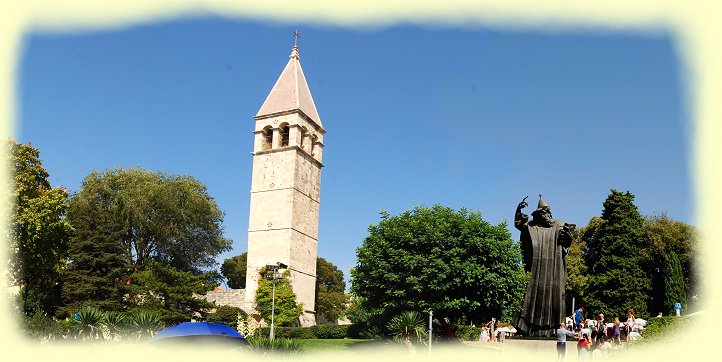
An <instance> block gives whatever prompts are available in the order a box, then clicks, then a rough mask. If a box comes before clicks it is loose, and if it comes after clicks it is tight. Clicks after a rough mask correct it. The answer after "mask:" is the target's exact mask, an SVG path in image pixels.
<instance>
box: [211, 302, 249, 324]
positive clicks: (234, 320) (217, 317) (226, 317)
mask: <svg viewBox="0 0 722 362" xmlns="http://www.w3.org/2000/svg"><path fill="white" fill-rule="evenodd" d="M239 314H240V315H241V318H243V319H245V318H246V317H247V316H248V314H247V313H246V312H245V311H244V310H243V309H241V308H238V307H231V306H229V305H222V306H220V307H218V308H216V310H215V312H213V313H208V316H206V321H208V322H212V323H223V324H225V325H228V326H231V327H233V329H236V327H238V315H239Z"/></svg>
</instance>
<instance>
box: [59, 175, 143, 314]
mask: <svg viewBox="0 0 722 362" xmlns="http://www.w3.org/2000/svg"><path fill="white" fill-rule="evenodd" d="M93 181H96V180H95V179H93V178H86V180H85V181H84V182H83V185H82V188H81V192H79V193H78V194H76V195H75V196H74V197H73V198H72V200H71V202H70V206H69V209H68V220H69V221H70V222H71V223H72V225H73V226H74V232H73V234H72V236H71V238H70V242H69V250H68V252H69V259H70V263H69V264H68V267H67V271H66V273H65V283H64V285H63V291H62V296H63V302H64V303H65V308H64V313H63V315H68V314H72V313H73V312H74V311H75V310H77V309H79V308H82V307H84V306H95V307H98V308H102V309H105V310H121V309H124V305H123V296H124V295H125V293H126V292H127V288H125V282H126V281H127V280H128V277H129V274H130V265H128V262H127V260H126V257H125V248H124V246H123V243H122V236H123V233H124V231H122V230H120V229H119V228H118V227H116V226H115V225H114V222H113V217H114V216H113V214H112V209H113V204H114V203H115V202H116V201H115V200H114V199H113V197H114V196H113V193H112V190H111V189H109V188H108V187H106V185H104V184H102V183H99V182H93Z"/></svg>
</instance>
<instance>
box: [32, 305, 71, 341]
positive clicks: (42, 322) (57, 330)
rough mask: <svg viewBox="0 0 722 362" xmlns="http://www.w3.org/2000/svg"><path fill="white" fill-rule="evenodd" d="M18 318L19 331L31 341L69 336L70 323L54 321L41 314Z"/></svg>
mask: <svg viewBox="0 0 722 362" xmlns="http://www.w3.org/2000/svg"><path fill="white" fill-rule="evenodd" d="M20 318H21V319H20V321H21V323H22V326H21V330H22V331H23V332H24V333H25V335H26V336H28V337H30V338H32V339H38V340H42V339H60V338H64V337H66V336H68V335H70V334H71V326H72V324H71V323H67V322H64V321H56V320H55V319H53V318H52V317H49V316H48V315H45V314H43V313H42V312H36V313H35V314H32V315H29V316H28V315H24V314H23V315H22V316H20Z"/></svg>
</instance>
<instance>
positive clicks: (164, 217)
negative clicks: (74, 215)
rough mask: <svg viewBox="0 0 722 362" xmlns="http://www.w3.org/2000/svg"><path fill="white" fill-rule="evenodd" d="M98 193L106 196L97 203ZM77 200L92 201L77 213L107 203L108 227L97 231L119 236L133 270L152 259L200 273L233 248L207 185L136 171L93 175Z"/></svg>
mask: <svg viewBox="0 0 722 362" xmlns="http://www.w3.org/2000/svg"><path fill="white" fill-rule="evenodd" d="M97 190H103V193H104V197H102V198H97V197H95V198H94V196H97V194H96V192H97ZM85 194H87V195H85ZM77 197H83V198H86V199H87V200H88V203H83V204H79V206H86V207H87V210H86V209H83V208H79V210H78V212H86V211H87V212H88V213H90V212H93V211H95V210H97V208H99V207H103V205H104V204H106V206H107V207H110V210H109V212H110V215H111V217H109V218H108V219H107V220H106V222H107V223H108V224H107V225H102V226H100V227H99V228H100V229H102V230H108V232H109V233H110V234H112V235H118V234H119V237H120V241H121V242H122V244H123V249H124V257H125V260H126V263H127V265H128V266H130V268H131V269H133V271H140V270H142V269H143V266H144V265H145V263H146V261H147V260H149V259H154V260H158V261H163V262H165V263H167V264H169V265H170V266H172V267H174V268H176V269H179V270H183V271H192V272H195V273H200V272H203V271H204V270H207V269H208V268H210V267H212V266H214V265H215V264H216V261H215V257H216V256H217V255H218V254H220V253H222V252H224V251H227V250H229V249H230V244H231V241H230V240H228V239H226V238H224V237H223V235H222V234H223V227H222V223H223V212H221V211H220V209H218V206H217V205H216V203H215V201H214V200H213V198H212V197H211V196H210V195H209V194H208V191H207V189H206V186H205V185H203V184H202V183H201V182H199V181H198V180H196V179H195V178H193V177H191V176H179V175H171V174H164V173H157V172H152V171H147V170H142V169H137V168H136V169H113V170H106V171H104V172H102V173H101V172H92V173H91V174H90V175H88V176H87V177H86V178H85V179H84V180H83V186H82V188H81V190H80V192H79V193H78V195H77ZM95 202H97V203H99V204H100V205H98V204H95Z"/></svg>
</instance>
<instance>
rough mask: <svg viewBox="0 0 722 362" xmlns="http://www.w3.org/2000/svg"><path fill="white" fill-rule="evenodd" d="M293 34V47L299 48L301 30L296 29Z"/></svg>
mask: <svg viewBox="0 0 722 362" xmlns="http://www.w3.org/2000/svg"><path fill="white" fill-rule="evenodd" d="M292 36H293V47H294V48H297V47H298V38H300V37H301V32H300V31H298V29H296V31H294V32H293V34H292Z"/></svg>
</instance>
